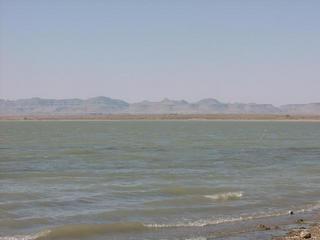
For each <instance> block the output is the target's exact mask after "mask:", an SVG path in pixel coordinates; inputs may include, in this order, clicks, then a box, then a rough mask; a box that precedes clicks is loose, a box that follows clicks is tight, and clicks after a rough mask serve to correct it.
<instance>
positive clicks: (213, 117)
mask: <svg viewBox="0 0 320 240" xmlns="http://www.w3.org/2000/svg"><path fill="white" fill-rule="evenodd" d="M0 121H275V122H320V115H259V114H150V115H146V114H141V115H140V114H135V115H131V114H113V115H2V116H0Z"/></svg>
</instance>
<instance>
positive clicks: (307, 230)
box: [272, 223, 320, 240]
mask: <svg viewBox="0 0 320 240" xmlns="http://www.w3.org/2000/svg"><path fill="white" fill-rule="evenodd" d="M272 239H273V240H289V239H294V240H303V239H312V240H318V239H320V224H319V223H312V224H309V226H308V227H299V228H294V229H292V230H290V231H289V233H287V234H286V235H285V236H281V237H274V238H272Z"/></svg>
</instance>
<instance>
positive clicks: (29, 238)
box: [0, 230, 50, 240]
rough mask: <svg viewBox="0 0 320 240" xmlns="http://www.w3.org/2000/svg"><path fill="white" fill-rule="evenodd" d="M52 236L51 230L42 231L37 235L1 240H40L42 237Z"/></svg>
mask: <svg viewBox="0 0 320 240" xmlns="http://www.w3.org/2000/svg"><path fill="white" fill-rule="evenodd" d="M48 234H50V230H46V231H42V232H39V233H36V234H30V235H15V236H7V237H0V240H36V239H40V238H41V237H45V236H47V235H48Z"/></svg>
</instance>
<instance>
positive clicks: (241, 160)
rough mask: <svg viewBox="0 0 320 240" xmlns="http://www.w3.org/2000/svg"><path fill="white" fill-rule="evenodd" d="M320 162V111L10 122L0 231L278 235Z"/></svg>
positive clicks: (3, 140)
mask: <svg viewBox="0 0 320 240" xmlns="http://www.w3.org/2000/svg"><path fill="white" fill-rule="evenodd" d="M319 173H320V123H317V122H267V121H265V122H264V121H259V122H254V121H251V122H237V121H232V122H223V121H221V122H219V121H215V122H213V121H212V122H211V121H114V122H113V121H66V122H64V121H16V122H15V121H12V122H9V121H8V122H0V239H1V240H4V239H5V240H8V239H89V240H93V239H94V240H95V239H134V240H136V239H168V240H171V239H201V240H203V239H215V238H217V239H250V236H251V237H252V239H263V237H265V239H267V237H270V236H268V235H263V233H259V232H252V231H251V230H250V229H253V228H254V226H255V225H256V223H257V222H264V221H266V222H268V223H273V221H276V222H278V223H279V224H286V223H291V222H292V219H290V216H288V214H287V213H288V211H289V210H293V211H294V212H295V213H296V214H297V216H299V214H301V215H308V214H312V212H313V211H316V210H318V209H320V188H319V185H320V174H319ZM273 219H274V220H273ZM245 229H248V231H247V233H246V230H245ZM257 234H258V235H259V234H262V235H259V237H258V238H257Z"/></svg>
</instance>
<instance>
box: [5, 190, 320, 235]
mask: <svg viewBox="0 0 320 240" xmlns="http://www.w3.org/2000/svg"><path fill="white" fill-rule="evenodd" d="M238 195H240V194H238ZM317 209H320V203H316V204H310V205H306V206H304V207H301V208H296V209H293V211H294V212H295V213H303V212H311V211H314V210H317ZM285 215H288V211H287V210H281V211H270V212H258V213H255V214H252V215H242V216H236V217H222V218H216V219H200V220H196V221H190V222H177V223H172V224H170V223H169V224H161V223H151V224H144V223H141V222H122V223H110V224H78V225H65V226H61V227H56V228H52V229H50V230H46V231H42V232H40V233H37V234H33V235H15V236H4V237H1V236H0V240H48V239H50V240H53V239H55V240H58V239H66V238H73V239H81V238H87V237H90V236H94V235H104V234H120V233H132V232H135V233H137V232H143V231H152V230H153V229H154V230H155V229H157V228H179V227H206V226H210V225H217V224H223V223H235V222H240V221H249V220H256V219H262V218H268V217H278V216H285ZM196 239H198V238H196ZM200 239H201V238H200Z"/></svg>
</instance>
